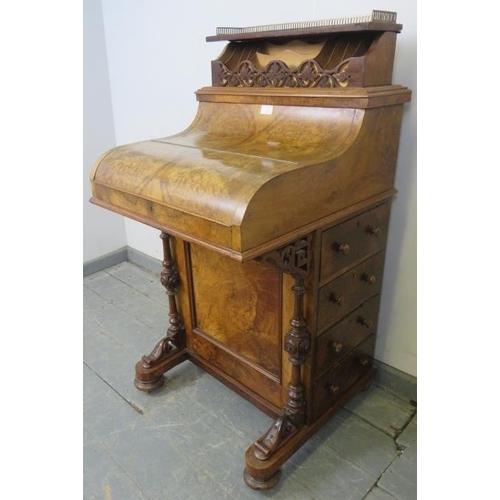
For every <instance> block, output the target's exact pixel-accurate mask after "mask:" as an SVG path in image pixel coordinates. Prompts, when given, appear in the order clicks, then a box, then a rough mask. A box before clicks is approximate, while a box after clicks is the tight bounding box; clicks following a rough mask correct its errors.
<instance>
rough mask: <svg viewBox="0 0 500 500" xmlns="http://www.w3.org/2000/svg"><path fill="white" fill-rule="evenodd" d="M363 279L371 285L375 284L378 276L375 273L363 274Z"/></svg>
mask: <svg viewBox="0 0 500 500" xmlns="http://www.w3.org/2000/svg"><path fill="white" fill-rule="evenodd" d="M361 279H362V280H363V281H366V282H367V283H368V284H369V285H373V283H375V281H377V278H376V277H375V276H374V275H373V274H366V273H365V274H363V276H362V277H361Z"/></svg>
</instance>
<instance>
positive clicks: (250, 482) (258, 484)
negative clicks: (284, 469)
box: [243, 469, 281, 490]
mask: <svg viewBox="0 0 500 500" xmlns="http://www.w3.org/2000/svg"><path fill="white" fill-rule="evenodd" d="M280 477H281V469H278V470H277V471H276V472H274V473H273V474H271V476H269V477H263V478H260V477H254V476H252V475H251V474H250V473H249V472H248V471H247V469H245V471H244V472H243V480H244V481H245V484H246V485H247V486H250V488H252V489H253V490H270V489H271V488H273V487H274V486H276V484H277V483H278V481H279V480H280Z"/></svg>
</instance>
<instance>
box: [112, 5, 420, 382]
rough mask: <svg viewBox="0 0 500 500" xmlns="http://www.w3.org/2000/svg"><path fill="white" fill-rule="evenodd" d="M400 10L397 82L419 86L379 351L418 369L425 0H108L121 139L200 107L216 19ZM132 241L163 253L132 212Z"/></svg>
mask: <svg viewBox="0 0 500 500" xmlns="http://www.w3.org/2000/svg"><path fill="white" fill-rule="evenodd" d="M373 9H382V10H393V11H396V12H398V21H399V22H401V23H402V24H403V31H402V33H401V34H400V35H399V37H398V45H397V53H396V61H395V69H394V79H393V81H394V83H398V84H402V85H405V86H407V87H410V88H411V89H412V90H413V92H414V93H413V101H412V103H410V104H408V105H407V106H406V111H405V116H404V123H403V130H402V136H401V144H400V154H399V161H398V173H397V178H396V187H397V189H398V190H399V194H398V195H397V197H396V200H395V202H394V204H393V216H392V219H391V226H390V234H389V243H388V251H387V266H386V277H385V281H384V284H383V293H384V294H383V300H382V306H381V318H380V328H379V342H378V347H377V352H376V357H377V359H380V360H381V361H384V362H385V363H387V364H389V365H392V366H394V367H396V368H399V369H401V370H403V371H405V372H407V373H410V374H413V375H416V369H417V367H416V86H417V79H416V44H417V40H416V18H417V16H416V0H411V1H407V2H402V1H398V0H390V1H389V0H351V1H350V2H335V1H331V0H315V1H311V2H304V1H302V0H275V1H272V2H271V1H269V0H254V1H253V2H251V3H250V2H247V1H245V2H236V1H233V2H228V1H227V0H212V1H202V0H198V1H195V0H191V1H186V2H184V3H183V4H182V5H181V4H179V3H177V2H175V3H174V2H165V1H164V0H148V1H147V2H139V1H137V0H103V13H104V25H105V33H106V44H107V50H108V63H109V74H110V84H111V94H112V98H113V112H114V120H115V133H116V142H117V144H124V143H128V142H133V141H139V140H144V139H148V138H156V137H162V136H163V137H164V136H168V135H170V134H173V133H176V132H179V131H181V130H182V129H184V128H185V127H186V126H188V125H189V124H190V123H191V120H192V119H193V117H194V115H195V112H196V106H197V103H196V99H195V96H194V94H193V93H194V91H196V90H197V89H199V88H200V87H204V86H208V85H210V83H211V78H210V61H211V60H212V59H215V58H216V57H217V56H218V55H219V53H220V52H221V50H222V48H223V47H224V45H225V43H224V42H217V43H213V42H212V43H207V42H205V36H207V35H212V34H215V28H216V27H217V26H224V25H225V26H248V25H253V24H269V23H279V22H287V21H297V20H299V21H300V20H308V19H321V18H327V17H340V16H351V15H363V14H368V13H370V12H371V10H373ZM125 225H126V233H127V243H128V245H130V246H131V247H133V248H136V249H138V250H140V251H142V252H144V253H146V254H148V255H151V256H153V257H156V258H158V259H160V258H161V254H160V248H161V246H160V241H159V239H158V231H156V230H153V229H151V228H149V227H147V226H144V225H141V224H138V223H136V222H134V221H130V220H127V221H126V223H125Z"/></svg>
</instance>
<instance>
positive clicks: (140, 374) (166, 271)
mask: <svg viewBox="0 0 500 500" xmlns="http://www.w3.org/2000/svg"><path fill="white" fill-rule="evenodd" d="M160 238H161V240H162V243H163V262H162V266H163V270H162V272H161V275H160V281H161V284H162V285H163V286H164V288H165V291H166V294H167V297H168V308H169V314H168V323H169V326H168V329H167V333H166V335H165V337H163V338H162V339H161V340H160V341H159V342H158V343H157V344H156V345H155V347H154V348H153V350H152V351H151V352H150V353H149V354H148V355H147V356H143V357H142V359H141V361H139V362H138V363H137V365H136V378H135V382H134V384H135V386H136V387H137V388H138V389H140V390H141V391H146V392H150V391H152V390H154V389H157V388H158V387H161V386H162V385H163V382H164V378H163V373H164V372H165V371H166V370H167V369H168V368H170V367H171V366H173V364H177V362H180V361H182V360H183V358H182V359H180V356H179V354H180V353H182V351H183V349H184V347H185V345H186V341H185V335H184V325H183V324H182V320H181V316H180V314H179V310H178V308H177V300H176V294H177V291H178V288H179V285H180V279H179V272H178V271H177V267H176V265H175V262H174V259H173V257H172V250H171V246H170V239H171V238H172V236H170V235H169V234H167V233H165V232H164V231H162V233H161V234H160ZM170 361H172V362H174V363H172V362H170ZM175 361H177V362H175Z"/></svg>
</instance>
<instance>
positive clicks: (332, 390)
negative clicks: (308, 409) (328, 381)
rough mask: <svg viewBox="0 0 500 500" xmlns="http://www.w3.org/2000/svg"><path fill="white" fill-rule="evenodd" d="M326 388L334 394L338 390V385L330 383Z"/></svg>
mask: <svg viewBox="0 0 500 500" xmlns="http://www.w3.org/2000/svg"><path fill="white" fill-rule="evenodd" d="M328 390H329V391H330V394H333V395H334V396H335V395H336V394H338V393H339V392H340V387H339V386H338V385H333V384H332V385H330V387H328Z"/></svg>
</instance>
